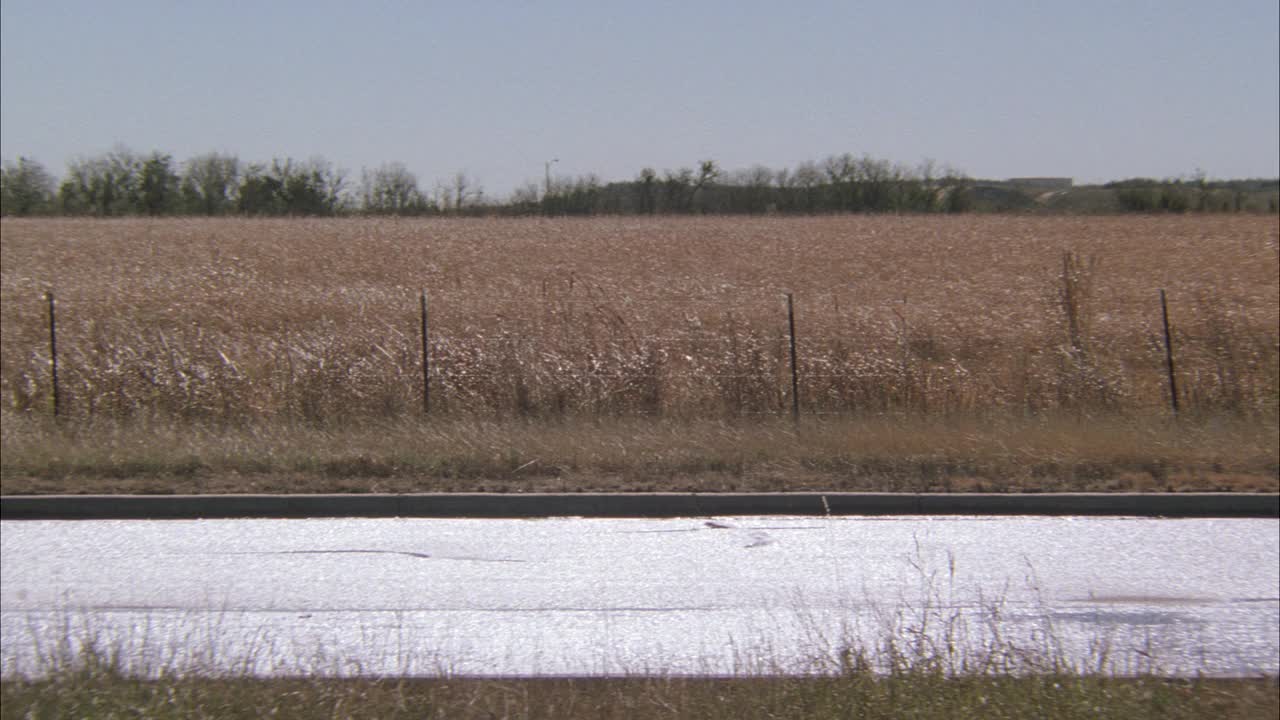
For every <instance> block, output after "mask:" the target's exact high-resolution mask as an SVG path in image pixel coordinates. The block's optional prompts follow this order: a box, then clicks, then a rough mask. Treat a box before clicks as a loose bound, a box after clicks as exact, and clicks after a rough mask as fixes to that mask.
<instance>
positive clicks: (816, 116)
mask: <svg viewBox="0 0 1280 720" xmlns="http://www.w3.org/2000/svg"><path fill="white" fill-rule="evenodd" d="M0 21H2V22H0V60H2V63H0V154H2V155H3V157H4V158H6V159H8V160H13V159H14V158H16V157H17V156H18V155H29V156H34V157H35V158H36V159H38V160H40V161H42V162H43V163H44V164H45V165H46V166H48V167H49V168H50V169H51V170H52V171H54V172H55V173H58V174H60V173H61V172H62V171H63V169H64V168H65V164H66V162H67V160H69V159H71V158H73V157H75V156H78V155H92V154H96V153H99V152H103V151H106V150H109V149H110V148H111V147H112V146H113V145H115V144H116V143H123V144H125V145H127V146H129V147H131V148H132V149H134V150H137V151H140V152H147V151H150V150H153V149H159V150H163V151H167V152H170V153H172V154H174V155H175V157H176V158H178V159H179V160H181V159H183V158H185V157H188V156H191V155H194V154H197V153H201V152H206V151H209V150H222V151H230V152H234V153H236V154H238V155H239V156H240V157H241V158H242V159H243V160H246V161H267V160H270V159H271V157H273V156H286V155H287V156H292V157H296V158H306V157H309V156H311V155H316V154H319V155H324V156H325V157H327V158H328V159H329V160H331V161H333V162H334V163H335V164H336V165H338V166H340V167H345V168H348V169H350V170H351V171H352V174H353V176H358V174H359V170H360V168H361V167H364V166H368V167H372V166H376V165H378V164H380V163H382V162H386V161H392V160H399V161H402V162H404V163H405V164H406V165H407V166H408V167H409V168H410V169H411V170H413V171H414V172H415V173H416V174H417V175H418V177H419V179H420V182H421V184H422V185H423V187H424V188H429V187H430V186H431V185H432V184H434V182H435V181H436V180H437V179H443V178H445V177H447V176H449V175H451V174H452V173H453V172H455V171H457V170H466V171H467V172H468V173H470V174H471V175H473V176H474V177H475V178H477V179H478V180H479V181H480V182H481V183H482V184H483V186H484V187H485V188H486V190H487V193H488V194H489V195H491V196H493V195H503V194H505V193H507V192H509V191H510V190H511V189H512V188H514V187H516V186H518V185H520V184H521V183H523V182H525V181H540V180H541V179H542V175H543V163H544V162H545V161H547V160H549V159H551V158H559V159H560V162H559V164H557V165H556V166H555V172H556V173H557V174H575V175H576V174H581V173H587V172H594V173H596V174H598V175H599V176H600V177H601V178H603V179H605V180H614V179H625V178H630V177H634V176H635V174H636V173H637V172H638V171H639V170H640V169H641V168H642V167H644V166H652V167H654V168H656V169H658V170H659V171H661V170H663V169H667V168H672V169H674V168H677V167H680V166H684V165H694V164H695V163H696V162H697V161H698V160H700V159H704V158H712V159H715V160H716V161H718V162H719V163H720V165H721V166H722V167H724V168H726V169H730V170H732V169H738V168H745V167H748V166H750V165H752V164H756V163H760V164H764V165H768V166H771V167H782V166H794V165H795V164H796V163H797V162H800V161H802V160H809V159H814V160H817V159H821V158H822V157H825V156H827V155H830V154H835V153H843V152H852V153H854V154H857V155H861V154H864V153H865V154H870V155H872V156H874V157H877V158H883V159H888V160H893V161H897V162H902V163H907V164H915V163H918V162H920V161H921V160H923V159H925V158H931V159H934V160H936V161H937V162H938V163H940V164H949V165H951V166H953V167H955V168H957V169H959V170H962V171H964V172H966V173H968V174H969V175H971V176H975V177H994V178H1000V177H1009V176H1021V175H1060V176H1072V177H1075V178H1076V179H1077V181H1079V182H1088V181H1098V180H1108V179H1116V178H1122V177H1130V176H1138V175H1143V176H1156V177H1165V176H1179V175H1188V174H1190V173H1192V172H1194V171H1195V170H1196V169H1197V168H1199V169H1203V170H1204V171H1205V172H1206V173H1208V174H1209V176H1210V177H1246V176H1252V177H1256V176H1269V177H1275V176H1277V175H1280V3H1277V2H1276V0H1236V1H1228V2H1224V3H1209V2H1204V1H1203V0H1195V1H1192V2H1184V1H1182V0H1161V1H1159V2H1156V1H1151V2H1147V1H1132V2H1129V1H1125V0H1109V1H1105V2H1101V1H1098V2H1095V1H1092V0H1082V1H1077V0H1066V1H1064V0H1057V1H1056V2H1052V3H1049V2H1035V1H1033V0H1017V1H1010V2H1003V1H1001V2H983V1H982V0H978V1H977V2H963V3H961V2H909V1H907V2H884V1H880V2H792V3H782V2H778V1H777V0H773V1H771V2H744V1H730V0H715V1H708V2H695V1H693V0H688V1H686V2H662V1H658V0H641V1H635V0H632V1H630V2H604V1H598V2H589V1H586V2H559V1H540V2H532V1H527V2H483V1H476V2H466V1H463V2H449V3H436V2H425V1H424V2H378V1H376V0H370V1H368V2H324V1H323V0H306V1H301V0H279V1H277V2H237V1H235V0H227V1H219V2H199V3H197V2H183V1H177V0H156V1H143V0H136V1H129V0H121V1H120V2H102V1H101V0H93V1H84V0H74V1H59V0H3V2H0Z"/></svg>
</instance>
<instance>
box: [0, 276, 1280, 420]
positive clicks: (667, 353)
mask: <svg viewBox="0 0 1280 720" xmlns="http://www.w3.org/2000/svg"><path fill="white" fill-rule="evenodd" d="M1153 295H1154V293H1153ZM479 297H481V296H478V295H476V294H474V293H471V294H465V295H456V294H453V293H449V292H437V293H433V294H429V293H428V292H427V291H426V290H422V291H420V292H419V293H418V297H417V298H415V300H416V301H417V302H415V303H413V304H414V305H416V306H417V307H416V308H414V309H415V310H416V311H417V312H416V313H413V311H411V310H408V309H407V308H400V309H398V310H395V311H387V310H386V308H382V312H381V313H377V312H374V313H372V317H370V316H369V315H366V316H364V317H363V318H361V319H360V321H359V322H356V323H350V324H348V325H343V324H341V323H339V322H337V321H336V320H332V319H328V318H321V320H322V322H319V323H318V326H319V327H320V328H322V330H319V331H317V330H316V329H315V328H314V327H313V328H312V329H311V330H309V331H306V332H303V331H301V330H298V329H297V328H287V327H280V328H277V329H275V330H274V331H273V330H272V329H271V328H270V327H266V328H263V327H259V328H257V329H255V330H253V331H250V330H249V329H248V328H237V327H236V317H237V314H238V309H237V308H236V307H233V306H223V307H220V308H218V316H219V318H220V320H219V323H220V324H221V325H224V326H228V327H224V328H222V329H221V330H213V329H210V328H206V327H204V326H202V325H201V323H200V322H199V321H198V319H196V320H192V323H191V324H192V326H193V327H175V326H174V325H172V324H170V325H169V326H167V327H165V326H161V325H160V324H157V325H156V326H149V325H147V324H145V323H141V322H130V321H128V320H127V313H115V314H114V315H113V317H115V318H116V322H118V323H120V324H121V327H120V328H118V329H116V330H115V331H114V332H113V331H112V330H111V329H110V327H109V326H110V325H111V322H110V321H98V319H97V318H99V317H100V315H99V313H97V312H87V313H86V314H92V315H93V316H94V319H93V320H78V319H77V318H76V317H75V314H76V311H81V312H85V311H87V310H89V306H88V305H87V304H86V303H84V302H83V301H81V302H80V303H77V304H76V306H73V307H72V308H70V313H68V308H67V307H65V306H62V305H59V303H58V301H57V300H56V299H55V294H54V292H53V291H49V292H48V293H46V294H45V296H44V298H42V299H43V301H44V302H43V303H42V305H43V306H44V308H45V314H46V316H47V317H46V320H47V322H46V331H47V345H45V347H47V356H44V351H43V350H41V349H40V347H39V345H34V346H33V347H31V348H30V350H29V351H28V353H27V361H26V362H23V363H18V362H10V361H8V360H7V361H6V363H5V365H6V366H5V369H4V377H3V384H4V385H5V390H6V391H7V394H8V395H9V399H10V407H11V408H12V409H14V410H18V411H21V412H28V413H38V412H40V410H41V407H47V408H48V410H47V411H48V412H49V413H50V414H52V415H53V416H54V417H55V418H65V417H75V416H94V415H112V416H129V417H133V416H139V415H143V416H147V415H149V416H171V417H180V418H215V419H219V420H226V421H234V420H236V419H237V418H244V417H263V416H272V417H280V416H283V417H288V418H295V419H310V420H315V419H325V418H335V417H342V416H368V415H375V416H389V415H406V414H412V413H415V412H420V413H422V414H425V415H428V416H431V415H439V414H457V413H472V414H476V413H480V414H486V413H490V414H492V413H496V414H499V415H526V416H542V415H558V414H569V413H583V412H585V413H594V414H626V415H642V416H680V415H707V414H711V415H723V414H727V415H778V416H786V415H788V414H789V415H790V416H791V417H792V418H794V419H796V420H799V419H800V418H801V416H802V415H832V414H848V413H851V412H852V413H856V412H885V411H897V410H907V411H919V412H926V413H948V412H955V411H964V410H986V409H993V408H998V407H1005V408H1008V407H1017V408H1021V409H1024V410H1025V409H1030V410H1032V411H1036V410H1044V409H1055V408H1057V409H1061V408H1069V409H1081V408H1085V409H1088V408H1105V409H1113V410H1114V409H1123V408H1125V407H1129V408H1138V407H1155V406H1165V407H1167V408H1168V411H1169V412H1170V413H1171V414H1173V415H1177V414H1178V413H1179V412H1180V411H1181V410H1182V409H1183V408H1184V407H1186V406H1192V407H1201V408H1215V407H1228V408H1231V409H1234V410H1236V411H1240V412H1274V410H1275V404H1276V401H1275V396H1276V387H1277V380H1276V375H1277V370H1276V366H1277V362H1276V358H1275V354H1276V353H1275V347H1274V346H1275V342H1274V339H1273V338H1268V337H1263V338H1261V339H1257V338H1253V339H1250V342H1241V341H1240V339H1239V338H1235V337H1233V336H1232V335H1231V334H1230V333H1229V332H1225V331H1223V332H1218V333H1217V334H1216V335H1215V334H1213V333H1209V334H1208V335H1206V333H1205V332H1203V331H1202V332H1201V333H1200V334H1199V335H1198V336H1197V335H1196V334H1195V333H1185V332H1184V333H1180V332H1179V331H1178V327H1177V324H1176V323H1174V322H1171V319H1170V314H1169V303H1168V299H1167V296H1166V293H1165V291H1164V290H1163V289H1161V290H1160V291H1159V299H1160V302H1159V305H1158V306H1156V307H1158V313H1156V314H1155V315H1156V317H1159V318H1160V323H1158V325H1162V330H1163V332H1161V333H1154V334H1152V333H1147V336H1146V337H1143V338H1139V339H1138V342H1136V343H1135V342H1133V338H1127V341H1128V342H1127V344H1126V345H1125V347H1124V348H1123V349H1117V348H1115V347H1108V346H1106V344H1105V343H1102V342H1095V341H1093V339H1092V338H1089V337H1088V334H1087V332H1085V331H1084V330H1083V329H1079V328H1076V327H1075V326H1074V325H1073V324H1071V322H1070V320H1071V318H1070V317H1069V316H1068V317H1066V318H1063V319H1062V324H1063V326H1064V328H1066V327H1069V328H1071V329H1068V330H1064V328H1057V329H1056V330H1057V331H1059V337H1058V338H1057V340H1056V341H1053V340H1046V338H1052V337H1053V335H1054V331H1055V329H1054V328H1049V329H1048V330H1046V332H1045V333H1044V334H1043V335H1042V336H1040V337H1037V338H1035V340H1036V342H1033V343H1029V344H1028V343H1024V344H1023V345H1022V347H1021V350H1020V352H1021V354H1020V355H1019V354H1018V353H1014V352H1010V351H1009V348H1008V347H995V348H993V349H992V350H991V352H989V353H988V354H987V355H985V356H984V355H981V354H977V355H975V354H974V353H973V352H970V353H968V354H967V355H966V356H964V357H955V356H953V355H952V354H950V353H948V352H947V349H948V348H946V347H941V348H939V347H938V346H940V345H941V346H945V345H946V344H947V343H946V342H945V341H939V340H938V339H937V338H933V337H931V336H930V328H928V327H927V326H925V327H923V328H921V327H917V328H915V330H916V331H917V332H918V335H917V336H912V334H911V331H912V328H911V324H910V319H909V318H907V317H905V316H904V314H903V312H902V310H901V306H900V304H898V303H893V302H889V303H882V304H880V305H878V306H877V305H867V304H860V305H855V304H852V303H848V302H846V303H845V304H844V306H843V308H842V307H841V303H840V300H839V299H838V295H837V294H835V293H832V294H831V295H826V294H819V295H818V296H817V299H816V300H813V299H811V300H810V302H809V303H807V304H806V303H805V302H803V300H804V298H797V297H795V296H794V295H792V294H790V293H774V292H772V291H770V292H767V293H758V294H756V295H754V296H745V297H744V296H742V295H741V294H738V295H736V296H728V295H727V294H726V293H715V294H708V295H691V294H671V295H652V296H643V297H636V296H626V297H622V298H616V297H610V298H603V297H602V298H597V299H593V298H591V297H590V296H588V297H581V296H564V297H556V298H552V299H549V300H547V301H546V302H542V303H536V304H531V303H529V302H528V301H524V300H521V299H519V298H512V297H510V296H488V297H484V298H483V300H478V298H479ZM454 300H456V301H457V302H458V303H460V304H465V305H466V306H467V307H468V308H469V310H470V314H469V315H468V316H467V317H465V318H462V319H461V320H460V319H459V318H458V317H455V318H453V319H452V321H451V322H450V323H447V324H445V325H446V327H443V328H442V327H441V325H442V324H441V323H439V322H438V317H439V316H440V315H442V314H443V315H448V314H449V311H450V306H449V303H450V301H454ZM1154 305H1155V303H1153V306H1154ZM477 306H479V307H482V308H483V310H482V311H481V312H476V307H477ZM691 307H692V308H697V309H698V310H697V311H696V312H690V308H691ZM818 307H821V308H822V309H823V310H824V311H825V312H817V311H816V308H818ZM628 308H631V309H634V308H654V309H660V310H662V311H663V314H662V315H661V317H655V316H654V315H653V314H652V313H651V314H650V315H649V316H648V317H647V318H646V317H643V316H640V315H637V314H635V313H634V312H632V313H631V314H629V315H624V314H623V312H622V310H626V309H628ZM806 308H809V309H810V314H809V315H808V316H806V314H805V311H806ZM708 309H709V310H710V311H711V312H708ZM584 310H590V311H591V312H590V313H585V312H582V311H584ZM1068 312H1069V310H1068ZM413 314H416V317H412V322H410V321H409V320H410V317H411V315H413ZM877 314H879V316H880V317H881V318H887V319H888V320H887V322H885V323H881V324H880V325H878V326H874V327H871V326H867V325H864V326H859V327H855V328H852V329H850V328H848V327H843V326H841V325H840V321H841V320H842V319H847V318H848V317H850V316H854V317H863V318H866V317H873V316H875V315H877ZM548 317H550V318H551V319H552V321H553V322H551V323H548V322H545V319H546V318H548ZM540 318H541V320H540ZM1078 320H1079V319H1078ZM282 324H283V323H282ZM1085 325H1086V323H1084V322H1083V321H1080V327H1081V328H1083V327H1085ZM68 327H70V328H72V332H71V333H68V332H67V330H66V328H68ZM869 329H870V330H872V331H874V332H870V333H869V332H867V331H868V330H869ZM6 330H7V329H6ZM860 330H861V331H862V332H861V333H860V332H859V331H860ZM1224 333H1225V334H1224ZM60 334H61V335H62V336H61V337H60ZM68 335H70V337H68ZM549 336H554V337H549ZM873 336H874V337H873ZM24 337H26V338H27V339H30V338H31V334H30V333H29V332H28V333H25V334H24ZM966 342H969V343H971V344H972V343H973V338H967V339H966ZM6 344H8V345H11V343H8V342H7V343H6ZM1188 348H1190V349H1188ZM950 349H952V350H954V348H950ZM8 355H9V353H6V356H7V357H8ZM1180 355H1181V356H1182V357H1179V356H1180ZM42 365H44V366H45V367H41V366H42ZM415 407H416V408H417V409H416V410H415Z"/></svg>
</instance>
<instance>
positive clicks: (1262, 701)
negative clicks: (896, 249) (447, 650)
mask: <svg viewBox="0 0 1280 720" xmlns="http://www.w3.org/2000/svg"><path fill="white" fill-rule="evenodd" d="M0 698H3V703H2V704H0V707H2V708H3V710H2V711H0V717H3V718H6V719H7V718H61V717H140V718H204V717H219V718H240V717H244V718H258V717H275V718H314V717H350V718H355V717H369V718H400V717H413V718H428V717H430V718H436V717H439V718H446V717H447V718H637V719H638V718H672V717H697V718H779V717H792V718H801V717H803V718H846V717H860V718H902V717H919V718H957V717H983V718H1027V717H1039V718H1126V719H1134V718H1202V717H1222V718H1228V717H1230V718H1267V719H1268V720H1269V719H1270V718H1274V717H1276V716H1277V713H1280V692H1278V691H1277V684H1276V680H1275V679H1274V678H1269V679H1254V680H1208V679H1194V680H1167V679H1161V678H1150V677H1139V678H1108V677H1093V676H1079V675H1034V676H1024V677H958V678H957V677H947V676H945V675H941V674H936V673H928V672H920V671H908V672H903V673H898V674H893V675H889V676H885V677H877V676H874V675H872V674H869V673H857V672H855V673H850V674H846V675H843V676H839V677H820V678H787V677H742V678H731V679H705V678H678V677H636V678H620V679H581V678H579V679H570V678H558V679H505V680H480V679H461V678H434V679H415V680H407V679H255V678H234V679H210V678H163V679H158V680H142V679H136V678H130V677H127V676H123V675H119V674H115V673H113V672H111V671H110V670H109V669H107V668H99V669H93V668H89V669H83V670H80V671H78V672H73V673H69V674H63V675H58V676H56V677H52V678H48V679H44V680H38V681H28V680H6V681H4V682H3V683H0Z"/></svg>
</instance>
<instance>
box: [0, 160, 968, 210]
mask: <svg viewBox="0 0 1280 720" xmlns="http://www.w3.org/2000/svg"><path fill="white" fill-rule="evenodd" d="M966 183H967V179H966V178H965V177H964V176H963V175H961V174H959V173H956V172H953V171H949V170H948V171H946V172H944V173H936V172H935V170H934V167H933V165H932V164H929V163H926V164H923V165H921V166H920V167H919V168H906V167H903V166H900V165H893V164H891V163H889V162H887V161H883V160H876V159H873V158H870V157H865V156H864V157H861V158H859V157H854V156H853V155H850V154H845V155H838V156H832V157H830V158H828V159H826V160H824V161H822V162H805V163H801V164H800V165H798V166H797V167H795V168H794V169H783V170H772V169H770V168H766V167H763V166H756V167H753V168H750V169H748V170H743V171H738V172H730V173H726V172H724V171H723V170H721V168H720V166H719V165H718V164H717V163H716V162H715V161H712V160H704V161H702V162H700V163H698V164H697V166H696V167H682V168H678V169H675V170H665V171H663V172H661V173H659V172H658V171H657V170H654V169H653V168H643V169H642V170H640V172H639V173H638V174H637V175H636V177H635V178H634V179H631V180H626V181H621V182H608V183H606V182H602V181H601V180H600V179H599V178H598V177H597V176H595V175H591V174H588V175H582V176H578V177H567V176H559V177H555V178H552V177H551V176H550V175H548V177H547V180H546V182H545V183H542V184H538V183H529V184H527V185H525V186H524V187H521V188H518V189H517V190H516V191H514V192H513V193H512V194H511V195H510V196H509V197H508V198H505V199H501V200H494V199H491V198H488V197H486V196H485V194H484V188H483V186H481V184H480V183H479V182H478V181H477V180H476V179H474V178H472V177H471V176H469V175H468V174H467V173H465V172H457V173H454V174H453V175H452V176H450V177H449V178H447V179H446V180H442V181H438V182H436V183H435V185H434V186H433V187H432V188H431V189H429V190H427V189H424V188H422V187H421V186H420V184H419V181H418V178H417V176H416V175H414V173H412V172H411V171H409V169H408V168H406V167H405V166H404V165H403V164H401V163H394V162H393V163H387V164H384V165H381V166H379V167H377V168H373V169H364V170H362V171H361V173H360V175H359V177H358V178H357V177H352V176H351V174H350V173H349V172H347V171H346V170H344V169H341V168H338V167H336V166H334V165H333V164H332V163H331V162H329V161H328V160H325V159H324V158H323V157H313V158H309V159H307V160H301V161H300V160H296V159H292V158H283V159H280V158H277V159H273V160H272V161H271V162H270V163H245V162H243V161H241V160H240V158H238V157H237V156H235V155H233V154H228V153H219V152H210V153H206V154H203V155H197V156H195V157H192V158H188V159H186V160H184V161H182V162H178V161H176V160H175V159H174V158H173V156H172V155H170V154H168V153H163V152H152V153H150V154H145V155H144V154H140V153H136V152H134V151H132V150H130V149H128V148H125V147H117V148H115V149H113V150H111V151H109V152H105V153H102V154H99V155H96V156H91V157H81V158H77V159H75V160H72V161H71V162H70V163H68V165H67V169H66V172H65V173H64V174H63V176H62V177H61V178H56V177H55V176H54V175H53V173H51V172H50V171H49V170H48V169H46V168H45V167H44V166H43V165H41V164H40V163H39V162H38V161H36V160H34V159H32V158H29V157H19V158H18V159H17V160H16V161H14V162H6V163H4V165H3V168H2V170H0V213H2V214H4V215H15V216H24V215H65V216H94V217H116V216H126V215H144V216H161V215H206V216H219V215H245V216H333V215H347V214H368V215H430V214H498V215H521V214H545V215H594V214H637V215H644V214H675V213H769V212H789V213H822V212H962V211H964V210H967V209H969V208H968V207H967V200H966Z"/></svg>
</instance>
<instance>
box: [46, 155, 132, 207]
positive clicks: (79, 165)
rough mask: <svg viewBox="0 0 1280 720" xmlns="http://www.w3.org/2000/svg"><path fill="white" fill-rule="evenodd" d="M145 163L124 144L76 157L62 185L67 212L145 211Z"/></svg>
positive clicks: (61, 200)
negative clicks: (143, 188) (141, 178)
mask: <svg viewBox="0 0 1280 720" xmlns="http://www.w3.org/2000/svg"><path fill="white" fill-rule="evenodd" d="M142 166H143V160H142V159H141V158H140V157H138V155H137V154H135V153H134V152H133V151H131V150H129V149H128V148H127V147H124V146H117V147H116V148H115V149H114V150H112V151H111V152H109V153H106V154H103V155H98V156H96V157H91V158H77V159H75V160H72V161H71V162H70V163H68V164H67V174H66V176H64V178H63V181H62V184H61V185H60V186H59V188H58V201H59V203H60V204H61V206H62V210H63V212H66V213H70V214H90V215H100V216H111V215H124V214H127V213H132V212H141V211H142V210H143V205H142V199H141V194H140V189H139V188H140V184H139V180H140V176H141V174H142Z"/></svg>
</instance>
